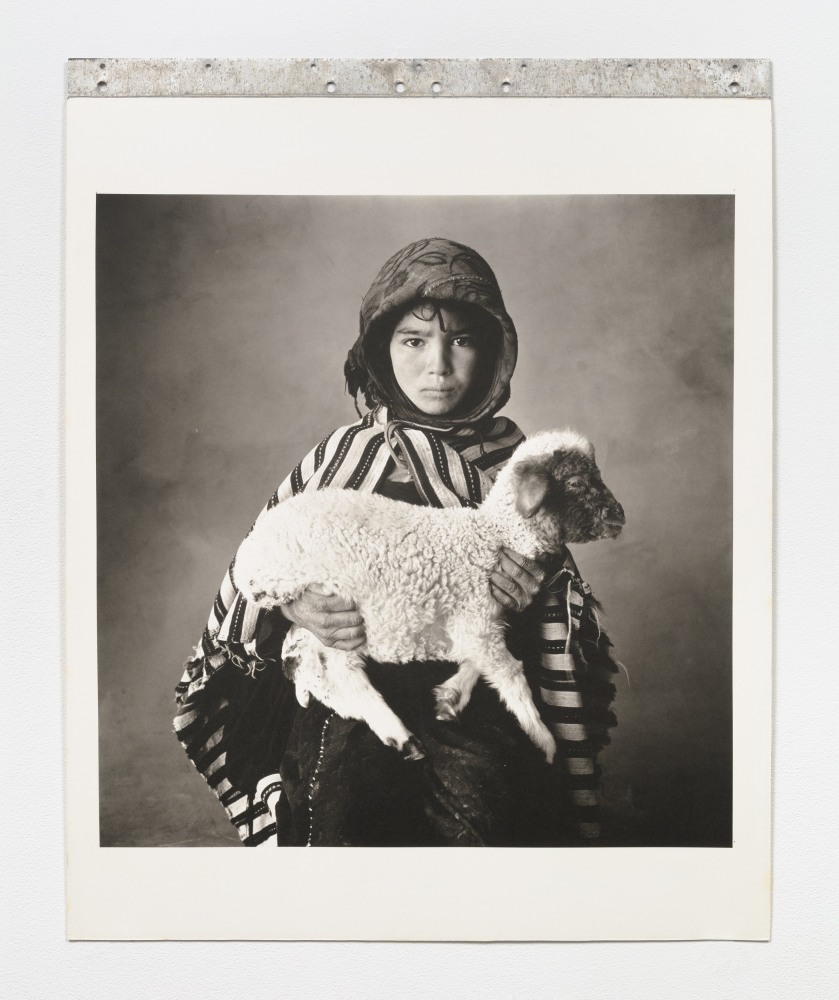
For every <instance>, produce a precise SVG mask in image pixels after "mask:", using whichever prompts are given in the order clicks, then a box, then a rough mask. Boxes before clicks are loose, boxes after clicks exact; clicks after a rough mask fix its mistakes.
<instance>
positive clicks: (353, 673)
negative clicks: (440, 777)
mask: <svg viewBox="0 0 839 1000" xmlns="http://www.w3.org/2000/svg"><path fill="white" fill-rule="evenodd" d="M283 667H284V669H285V672H286V675H287V676H288V677H289V678H290V679H291V680H293V681H294V686H295V689H296V692H297V700H298V701H299V702H300V703H301V704H304V705H305V704H307V703H308V695H309V694H312V695H314V697H315V698H317V700H318V701H319V702H321V704H323V705H326V707H327V708H331V709H332V710H333V711H334V712H337V714H338V715H340V716H341V718H342V719H359V720H361V721H362V722H366V723H367V725H368V726H369V727H370V728H371V729H372V731H373V732H374V733H375V734H376V736H378V737H379V739H380V740H381V741H382V743H384V744H385V745H386V746H390V747H395V748H396V749H397V750H399V751H400V752H401V753H402V756H403V757H405V758H406V759H407V760H420V759H422V758H423V757H424V756H425V753H424V752H423V749H422V746H421V744H420V742H419V740H418V739H417V738H416V736H414V735H413V734H412V733H411V732H409V730H408V729H406V727H405V725H404V724H403V723H402V720H401V719H400V718H399V717H398V716H397V715H396V713H395V712H394V711H393V710H392V709H391V708H390V706H389V705H388V704H387V702H386V701H385V700H384V698H382V696H381V695H380V694H379V692H378V691H377V690H376V689H375V688H374V687H373V685H372V684H371V683H370V678H369V677H368V676H367V671H366V670H365V669H364V657H363V656H361V655H359V654H358V653H347V652H344V651H343V650H340V649H331V648H330V647H328V646H324V645H322V644H321V643H320V642H318V640H317V639H316V638H315V637H314V636H313V635H312V634H311V633H310V632H306V631H305V630H304V629H299V628H295V629H293V630H292V631H291V632H290V633H289V635H288V636H287V638H286V644H285V645H284V646H283Z"/></svg>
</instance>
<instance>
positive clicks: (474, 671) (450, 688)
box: [434, 659, 481, 722]
mask: <svg viewBox="0 0 839 1000" xmlns="http://www.w3.org/2000/svg"><path fill="white" fill-rule="evenodd" d="M480 676H481V673H480V671H479V670H478V668H477V667H476V666H475V664H474V663H473V662H472V661H471V660H469V659H467V660H464V661H463V662H462V663H461V664H460V667H459V669H458V671H457V673H455V674H452V676H451V677H449V679H448V680H445V681H443V683H442V684H438V685H437V687H435V688H434V699H435V701H436V702H437V712H436V716H437V718H438V719H439V720H440V721H441V722H448V721H449V720H451V719H455V718H456V717H457V716H458V715H459V714H460V712H462V711H463V709H464V708H466V706H467V705H468V704H469V699H470V698H471V697H472V691H473V690H474V688H475V685H476V684H477V682H478V678H479V677H480Z"/></svg>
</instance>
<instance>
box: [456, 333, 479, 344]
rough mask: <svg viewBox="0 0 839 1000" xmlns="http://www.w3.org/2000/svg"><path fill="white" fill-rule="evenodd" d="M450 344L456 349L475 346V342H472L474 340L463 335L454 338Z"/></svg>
mask: <svg viewBox="0 0 839 1000" xmlns="http://www.w3.org/2000/svg"><path fill="white" fill-rule="evenodd" d="M452 343H453V344H454V345H455V346H456V347H474V346H475V340H474V338H473V337H470V336H468V335H465V334H464V336H462V337H455V338H454V340H453V341H452Z"/></svg>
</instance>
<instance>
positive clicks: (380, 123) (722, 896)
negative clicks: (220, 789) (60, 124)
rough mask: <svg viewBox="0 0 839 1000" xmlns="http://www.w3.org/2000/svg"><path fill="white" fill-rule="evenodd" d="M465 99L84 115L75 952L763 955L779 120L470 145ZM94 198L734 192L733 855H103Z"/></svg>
mask: <svg viewBox="0 0 839 1000" xmlns="http://www.w3.org/2000/svg"><path fill="white" fill-rule="evenodd" d="M461 105H462V101H459V100H449V101H435V100H433V99H424V100H413V101H409V102H401V101H394V100H390V99H378V98H342V99H341V100H339V101H338V100H336V101H332V100H324V99H322V98H295V99H272V98H261V99H260V98H248V99H242V98H201V99H192V98H165V99H159V98H127V99H113V100H110V99H109V100H95V99H86V98H73V99H70V100H69V101H68V107H67V161H66V162H67V168H66V169H67V174H66V178H67V181H66V183H67V195H66V212H67V218H66V224H67V229H66V232H67V236H66V239H67V244H66V260H67V274H66V351H67V359H66V379H67V382H66V415H67V422H66V446H67V448H66V514H67V536H66V538H67V543H66V566H67V570H66V572H67V577H66V581H67V582H66V594H67V603H66V636H67V638H66V735H65V739H66V776H67V855H68V856H67V865H68V869H67V908H68V935H69V936H70V937H71V938H74V939H109V940H117V939H120V940H121V939H186V938H190V939H284V940H334V939H338V940H432V941H446V940H453V941H469V940H474V941H487V940H510V941H514V940H569V941H570V940H580V941H582V940H685V939H740V940H743V939H748V940H765V939H768V937H769V929H770V890H771V857H770V836H771V763H770V761H771V757H770V753H771V705H772V646H771V637H772V629H771V618H772V564H771V558H772V509H771V499H772V118H771V102H770V101H769V100H742V101H740V100H730V99H707V98H706V99H677V98H672V99H657V100H649V99H646V100H645V99H623V98H608V99H597V98H585V99H564V98H563V99H559V98H537V99H524V98H523V99H518V100H515V101H510V100H508V99H504V98H482V99H479V100H478V99H476V100H472V101H471V102H470V105H469V139H470V142H469V146H468V149H467V148H465V146H464V144H463V141H462V139H463V129H464V115H463V110H462V107H461ZM432 134H433V135H434V143H433V148H434V149H436V150H445V151H446V153H445V164H444V166H445V169H442V168H441V164H440V163H439V162H438V161H437V160H436V158H435V157H434V156H430V157H429V158H428V159H424V158H416V157H411V158H405V157H404V156H403V157H400V156H399V149H400V146H401V147H402V148H404V146H405V144H406V143H409V142H410V141H411V140H412V137H415V136H417V135H432ZM360 137H363V141H361V138H360ZM98 193H125V194H130V193H138V194H139V193H159V194H174V193H180V194H222V193H224V194H266V195H267V194H277V195H279V194H307V195H352V194H358V195H361V194H363V195H470V196H471V195H527V194H538V195H551V194H557V195H559V194H562V195H568V194H680V193H685V194H688V193H689V194H733V195H734V196H735V308H734V318H735V356H734V473H735V474H734V510H733V517H734V552H733V651H732V652H733V702H734V704H733V708H734V776H733V777H734V783H733V831H734V832H733V846H732V847H731V848H707V849H705V848H602V849H579V850H577V849H562V850H560V849H557V850H546V849H540V850H526V849H515V850H511V849H484V850H480V851H459V852H456V851H455V850H454V849H420V848H402V849H399V850H398V851H397V850H393V849H391V850H388V849H367V850H364V851H359V850H356V851H353V852H352V854H350V855H348V854H347V850H348V849H345V848H332V849H321V850H319V851H308V850H306V849H305V848H287V849H285V850H283V851H279V852H276V853H274V854H271V853H270V852H269V853H268V854H267V855H266V852H253V851H236V850H230V849H227V848H199V849H180V848H102V847H100V846H99V823H98V812H99V792H98V754H99V748H98V726H97V714H96V713H97V669H96V661H97V644H96V558H95V552H96V455H95V407H96V385H95V356H96V355H95V329H96V308H95V307H96V300H95V223H96V196H97V194H98ZM176 659H177V658H176V657H175V659H174V660H173V662H175V660H176ZM175 679H176V678H174V675H173V684H174V680H175ZM173 738H174V737H173ZM220 855H221V856H220ZM348 858H349V859H350V862H349V863H348ZM269 859H273V860H270V861H269ZM218 871H224V873H225V874H224V881H223V882H221V883H220V882H219V881H218V880H217V879H216V878H215V877H213V873H214V872H218ZM176 886H188V887H189V892H190V900H191V902H190V908H189V909H190V912H189V915H188V916H187V915H186V914H185V913H184V912H183V911H182V909H181V908H180V907H179V906H178V904H177V896H176V894H175V892H174V889H175V887H176ZM443 886H445V887H448V888H447V889H446V890H443V889H442V888H440V887H443ZM443 897H444V898H443ZM324 899H328V900H329V905H328V906H326V905H324ZM359 899H362V900H365V901H366V904H365V908H364V909H363V910H359V909H358V908H357V906H356V905H355V904H356V903H357V901H358V900H359ZM278 900H281V901H282V903H281V905H278V904H277V901H278ZM342 900H346V901H347V905H346V906H342V902H341V901H342ZM351 904H352V908H351Z"/></svg>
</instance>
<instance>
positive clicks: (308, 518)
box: [96, 195, 734, 848]
mask: <svg viewBox="0 0 839 1000" xmlns="http://www.w3.org/2000/svg"><path fill="white" fill-rule="evenodd" d="M96 212H97V241H96V253H97V267H96V287H97V315H96V376H97V387H96V392H97V530H98V538H97V543H98V544H97V560H98V563H97V569H98V597H97V601H98V623H99V640H98V642H99V647H98V649H99V658H98V662H99V695H100V703H99V755H100V756H99V760H100V802H99V816H100V836H101V843H102V845H103V846H119V847H131V846H163V847H168V846H179V847H197V846H202V845H230V846H235V845H238V844H239V843H240V842H241V843H244V844H245V845H248V846H257V845H261V846H277V845H279V846H328V847H352V846H373V847H397V846H415V847H431V846H442V847H445V846H462V847H481V846H496V847H544V848H549V847H554V848H557V847H569V846H579V845H581V844H589V845H595V844H601V845H604V846H613V847H614V846H620V847H720V848H723V847H729V846H730V845H731V810H732V801H731V795H732V784H731V768H732V747H731V722H732V720H731V532H732V361H733V307H734V286H733V278H734V198H733V197H732V196H706V195H700V196H687V195H676V196H646V195H641V196H594V197H585V196H569V197H561V196H555V197H495V198H481V197H473V198H466V197H464V198H435V197H421V198H388V197H381V198H375V197H374V198H370V197H345V198H334V197H242V196H239V197H237V196H227V197H225V196H191V197H189V196H187V197H184V196H174V195H171V196H165V195H164V196H140V195H100V196H99V198H98V200H97V206H96ZM336 428H338V429H337V430H336ZM278 484H279V485H278ZM494 484H495V485H494ZM336 487H342V488H343V489H342V490H341V492H340V493H338V494H337V495H336V494H335V488H336ZM319 491H323V495H322V496H320V495H317V494H318V492H319ZM348 491H352V492H353V493H355V494H357V496H354V497H352V498H351V500H349V498H348V497H347V493H348ZM260 508H262V512H261V513H259V512H260ZM258 513H259V517H258V519H257V520H256V524H255V526H254V527H253V530H252V531H250V533H249V530H250V529H251V525H252V524H253V522H254V518H255V517H256V515H257V514H258ZM246 535H247V536H248V539H247V541H246V542H244V543H242V539H243V538H244V537H245V536H246ZM240 543H242V544H241V545H240ZM234 556H235V562H234V561H233V557H234ZM219 582H220V586H219ZM216 591H218V593H216ZM569 611H570V615H571V617H570V621H571V635H570V639H569V635H568V621H569ZM138 658H139V659H140V660H142V662H143V663H144V669H143V670H142V671H139V670H137V662H138ZM184 659H186V665H185V669H184V670H183V672H182V670H181V662H182V660H184ZM176 684H177V690H176ZM175 690H176V693H177V706H176V708H177V714H176V712H175V707H174V706H173V705H172V695H173V692H175ZM173 716H174V727H175V733H176V735H177V739H178V740H179V741H180V744H181V745H182V746H178V743H177V742H176V740H175V739H174V738H173V737H172V735H171V730H172V718H173ZM183 751H185V752H186V755H184V753H183ZM188 761H191V763H192V765H194V767H191V766H190V765H189V763H188ZM196 771H197V772H198V773H197V774H196V773H195V772H196ZM199 776H200V777H199ZM201 778H203V779H204V780H203V781H201V780H200V779H201ZM216 799H218V800H219V802H217V801H216ZM222 807H223V808H222Z"/></svg>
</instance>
